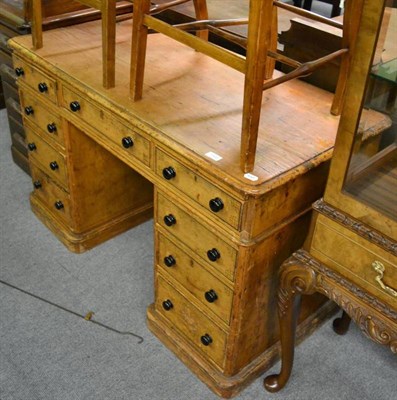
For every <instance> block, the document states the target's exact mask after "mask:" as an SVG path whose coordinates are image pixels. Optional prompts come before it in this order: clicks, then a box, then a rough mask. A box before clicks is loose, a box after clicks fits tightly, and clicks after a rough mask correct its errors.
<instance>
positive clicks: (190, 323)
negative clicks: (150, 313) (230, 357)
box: [156, 275, 226, 367]
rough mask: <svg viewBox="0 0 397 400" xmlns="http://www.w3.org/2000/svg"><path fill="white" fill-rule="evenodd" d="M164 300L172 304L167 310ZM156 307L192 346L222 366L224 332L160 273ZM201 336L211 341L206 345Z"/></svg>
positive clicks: (224, 341) (224, 342)
mask: <svg viewBox="0 0 397 400" xmlns="http://www.w3.org/2000/svg"><path fill="white" fill-rule="evenodd" d="M166 301H169V302H171V304H172V308H171V309H169V310H168V311H167V310H166V309H165V308H164V306H163V303H164V302H166ZM168 304H169V303H168ZM156 309H157V311H158V312H160V313H161V314H162V315H163V316H164V317H165V318H166V319H167V320H168V321H170V323H171V324H172V326H173V327H175V329H177V330H178V331H179V332H180V333H181V334H182V335H183V336H185V337H186V338H187V339H188V340H189V341H190V342H191V343H192V345H193V346H194V347H197V348H199V349H200V350H201V351H202V352H203V353H205V355H206V356H207V357H209V358H211V359H212V360H213V361H215V363H216V364H218V365H219V366H220V367H222V366H223V362H224V358H225V354H224V351H225V344H226V333H225V332H224V331H222V330H221V329H220V328H219V327H218V326H217V325H215V324H214V323H213V322H212V321H210V320H209V319H208V318H206V317H205V316H204V315H203V314H202V313H201V312H200V311H199V310H198V309H197V308H196V307H194V306H193V305H192V304H190V303H189V301H188V300H186V298H185V297H183V296H182V295H181V294H180V293H179V292H178V291H177V290H176V289H175V288H173V287H172V286H171V285H170V284H169V283H168V282H166V280H165V279H163V278H162V277H161V275H157V299H156ZM203 336H205V337H206V339H207V340H209V341H211V343H209V344H208V345H207V346H206V345H204V344H203V343H202V342H201V338H202V337H203ZM203 340H205V339H203Z"/></svg>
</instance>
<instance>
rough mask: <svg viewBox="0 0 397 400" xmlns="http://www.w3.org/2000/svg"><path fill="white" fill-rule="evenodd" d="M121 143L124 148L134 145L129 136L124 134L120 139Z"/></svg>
mask: <svg viewBox="0 0 397 400" xmlns="http://www.w3.org/2000/svg"><path fill="white" fill-rule="evenodd" d="M121 144H122V145H123V147H124V148H126V149H129V148H130V147H132V146H133V145H134V141H133V140H132V138H131V137H129V136H126V137H123V138H122V139H121Z"/></svg>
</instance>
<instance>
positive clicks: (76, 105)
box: [70, 101, 80, 112]
mask: <svg viewBox="0 0 397 400" xmlns="http://www.w3.org/2000/svg"><path fill="white" fill-rule="evenodd" d="M70 109H71V110H72V111H73V112H76V111H79V110H80V103H79V102H78V101H72V102H71V103H70Z"/></svg>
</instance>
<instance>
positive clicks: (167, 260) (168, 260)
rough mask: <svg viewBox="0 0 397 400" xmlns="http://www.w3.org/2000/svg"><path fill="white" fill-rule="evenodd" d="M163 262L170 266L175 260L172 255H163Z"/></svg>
mask: <svg viewBox="0 0 397 400" xmlns="http://www.w3.org/2000/svg"><path fill="white" fill-rule="evenodd" d="M164 264H165V265H166V266H167V267H172V266H173V265H175V264H176V260H175V258H174V257H172V256H171V255H169V256H167V257H164Z"/></svg>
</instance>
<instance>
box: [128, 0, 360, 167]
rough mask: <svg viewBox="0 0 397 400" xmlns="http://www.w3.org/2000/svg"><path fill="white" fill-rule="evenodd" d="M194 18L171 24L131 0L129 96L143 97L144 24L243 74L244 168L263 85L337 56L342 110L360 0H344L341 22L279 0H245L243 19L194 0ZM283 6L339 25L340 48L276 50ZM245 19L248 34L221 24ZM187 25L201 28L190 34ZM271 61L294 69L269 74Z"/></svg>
mask: <svg viewBox="0 0 397 400" xmlns="http://www.w3.org/2000/svg"><path fill="white" fill-rule="evenodd" d="M186 1H189V0H180V1H178V0H177V1H171V2H170V3H168V4H169V5H170V4H172V3H174V4H181V3H184V2H186ZM194 3H195V6H196V12H197V10H198V11H199V12H198V13H197V17H198V21H193V22H190V23H186V24H179V25H174V26H171V25H169V24H167V23H164V22H162V21H159V20H158V19H156V18H154V17H153V16H152V15H151V6H150V0H135V1H134V16H133V18H134V19H133V36H132V43H133V44H132V51H131V97H132V99H133V100H134V101H137V100H139V99H141V98H142V89H143V79H144V66H145V54H146V43H147V34H148V30H149V29H153V30H155V31H157V32H160V33H162V34H165V35H167V36H169V37H171V38H173V39H175V40H177V41H179V42H181V43H184V44H185V45H188V46H190V47H192V48H194V49H196V50H197V51H200V52H202V53H204V54H206V55H208V56H210V57H212V58H214V59H216V60H218V61H220V62H222V63H224V64H226V65H228V66H230V67H231V68H234V69H236V70H238V71H240V72H242V73H243V74H245V87H244V101H243V117H242V128H241V152H240V165H241V169H242V171H243V172H250V171H252V170H253V168H254V162H255V151H256V143H257V136H258V128H259V119H260V112H261V106H262V92H263V90H266V89H269V88H271V87H274V86H276V85H278V84H281V83H283V82H286V81H288V80H290V79H293V78H298V77H301V76H305V75H308V74H310V73H311V72H313V71H314V70H316V69H318V68H319V67H321V66H322V65H324V64H325V63H327V62H330V61H332V60H335V59H336V58H339V57H340V58H341V73H340V76H339V81H338V85H337V89H336V92H335V97H334V101H333V104H332V108H331V113H332V114H335V115H338V114H339V113H340V110H341V105H342V101H343V95H344V91H345V84H346V77H347V72H348V69H349V59H350V56H349V50H350V49H351V48H352V47H353V45H354V37H355V35H356V32H357V28H358V22H357V21H359V18H358V17H359V15H360V12H361V9H362V5H363V0H347V1H346V6H345V15H344V23H343V24H342V23H340V22H337V21H334V20H331V19H328V18H325V17H322V16H319V15H317V14H314V13H311V12H310V11H306V10H303V9H301V8H297V7H294V6H292V5H288V4H286V3H283V2H281V1H279V0H250V9H249V17H248V19H247V18H245V19H233V20H210V19H207V18H206V17H204V19H200V18H201V17H202V16H203V15H206V6H205V1H204V0H195V2H194ZM278 8H282V9H285V10H288V11H292V12H294V13H296V14H298V15H301V16H304V17H308V18H310V19H312V20H315V21H319V22H323V23H325V24H327V25H331V26H333V27H336V28H339V29H342V30H343V39H342V48H341V49H340V50H338V51H336V52H334V53H332V54H329V55H327V56H325V57H322V58H320V59H318V60H314V61H311V62H308V63H304V64H301V63H299V62H298V61H296V60H293V59H291V58H288V57H285V56H283V55H282V54H280V53H278V52H277V9H278ZM242 24H248V38H247V39H244V38H241V36H238V35H234V34H233V33H230V32H229V31H226V30H225V29H223V28H224V27H227V26H232V25H242ZM188 31H197V32H201V35H198V37H195V36H193V35H191V34H189V33H188ZM208 31H210V32H213V33H215V34H217V35H219V36H221V37H223V38H226V39H228V40H231V41H233V42H234V43H236V44H238V45H239V46H241V47H244V48H245V49H246V57H245V58H244V57H242V56H240V55H238V54H235V53H231V52H230V51H228V50H225V49H222V48H220V47H218V46H216V45H214V44H212V43H209V42H208V41H204V40H202V39H203V37H204V38H205V37H206V36H205V35H206V34H207V33H208ZM275 61H279V62H282V63H285V64H288V65H290V66H293V67H294V68H295V69H294V70H293V71H292V72H290V73H288V74H286V75H284V76H281V77H278V78H276V79H271V78H272V74H273V70H274V65H275Z"/></svg>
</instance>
